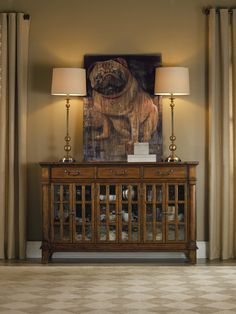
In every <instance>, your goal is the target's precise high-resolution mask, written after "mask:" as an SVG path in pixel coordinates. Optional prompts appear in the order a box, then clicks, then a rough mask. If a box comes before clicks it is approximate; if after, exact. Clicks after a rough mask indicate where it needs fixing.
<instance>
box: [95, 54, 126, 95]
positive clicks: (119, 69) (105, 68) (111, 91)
mask: <svg viewBox="0 0 236 314" xmlns="http://www.w3.org/2000/svg"><path fill="white" fill-rule="evenodd" d="M129 76H130V72H129V70H128V68H127V67H126V66H125V65H123V64H121V63H120V62H118V61H115V60H107V61H103V62H97V63H96V64H95V66H94V68H93V70H92V71H91V73H90V76H89V79H90V82H91V86H92V88H93V89H94V90H95V91H97V92H98V93H100V94H102V95H104V96H112V95H117V94H120V93H122V91H123V90H124V89H125V86H126V84H127V82H128V80H129Z"/></svg>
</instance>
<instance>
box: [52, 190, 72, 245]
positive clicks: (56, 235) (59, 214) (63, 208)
mask: <svg viewBox="0 0 236 314" xmlns="http://www.w3.org/2000/svg"><path fill="white" fill-rule="evenodd" d="M71 194H72V189H71V185H70V184H54V185H52V190H51V232H52V239H53V240H54V241H55V242H70V241H71V240H72V235H71V215H70V213H71V208H72V203H71Z"/></svg>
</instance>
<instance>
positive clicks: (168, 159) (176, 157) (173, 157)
mask: <svg viewBox="0 0 236 314" xmlns="http://www.w3.org/2000/svg"><path fill="white" fill-rule="evenodd" d="M165 161H167V162H181V159H180V158H179V157H178V156H176V155H174V156H172V155H170V156H168V157H167V158H166V159H165Z"/></svg>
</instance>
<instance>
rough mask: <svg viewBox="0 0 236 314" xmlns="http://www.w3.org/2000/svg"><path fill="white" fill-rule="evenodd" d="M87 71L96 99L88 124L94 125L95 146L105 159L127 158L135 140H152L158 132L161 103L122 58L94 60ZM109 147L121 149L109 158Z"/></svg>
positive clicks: (93, 102) (91, 103) (90, 108)
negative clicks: (158, 104) (157, 103)
mask: <svg viewBox="0 0 236 314" xmlns="http://www.w3.org/2000/svg"><path fill="white" fill-rule="evenodd" d="M87 73H88V80H89V83H90V85H91V97H92V101H90V106H89V117H90V118H89V119H87V125H86V124H85V126H87V127H88V126H90V127H93V129H94V131H93V132H94V134H93V138H92V139H93V142H94V145H95V146H96V147H98V150H100V151H101V152H102V154H103V156H104V157H105V159H108V160H114V158H115V159H117V160H126V158H127V157H126V155H127V153H132V149H133V144H134V143H137V142H150V141H151V140H152V137H153V135H154V134H155V133H156V132H157V125H158V121H159V118H160V117H159V115H160V112H159V110H158V106H157V105H156V104H155V103H154V100H153V97H151V96H150V95H149V93H147V92H146V91H145V90H144V89H143V88H142V86H140V84H139V82H138V80H137V79H136V78H135V76H134V75H133V73H131V70H130V69H129V65H128V63H127V61H126V60H125V59H124V58H122V57H117V58H111V59H107V60H104V61H97V62H94V63H93V64H92V65H91V66H90V67H89V69H88V71H87ZM87 109H88V108H87ZM87 112H88V111H87ZM88 121H89V123H88ZM89 124H90V125H89ZM112 144H114V145H115V146H114V147H111V145H112ZM107 149H108V150H109V151H110V152H111V149H112V150H117V152H114V151H112V152H111V153H110V155H111V157H109V152H106V150H107ZM96 154H97V155H99V154H98V152H96ZM112 156H113V157H112Z"/></svg>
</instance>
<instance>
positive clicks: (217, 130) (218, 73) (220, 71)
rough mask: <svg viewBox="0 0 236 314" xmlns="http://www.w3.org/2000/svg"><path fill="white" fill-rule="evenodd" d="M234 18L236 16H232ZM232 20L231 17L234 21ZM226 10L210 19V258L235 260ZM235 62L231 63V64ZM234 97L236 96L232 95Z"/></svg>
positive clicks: (230, 45) (231, 68) (231, 55)
mask: <svg viewBox="0 0 236 314" xmlns="http://www.w3.org/2000/svg"><path fill="white" fill-rule="evenodd" d="M233 16H235V12H234V13H233ZM234 18H235V17H233V19H234ZM230 19H231V17H230V14H229V12H228V10H227V9H221V10H220V12H219V14H217V13H216V10H215V9H211V10H210V15H209V242H210V246H209V257H210V259H216V258H221V259H229V258H234V257H235V231H236V222H235V213H236V209H235V204H236V203H235V196H234V195H235V175H236V172H235V161H234V160H235V151H234V147H233V146H234V143H235V135H234V133H235V131H234V125H235V122H236V115H235V112H236V109H235V95H233V91H234V90H235V82H233V77H234V78H235V65H233V62H234V61H235V51H234V47H235V41H234V42H233V40H232V37H233V36H235V34H234V35H233V36H232V34H233V32H234V30H233V26H232V25H234V23H235V21H233V22H232V23H231V20H230ZM233 60H234V61H233ZM234 93H235V92H234Z"/></svg>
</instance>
